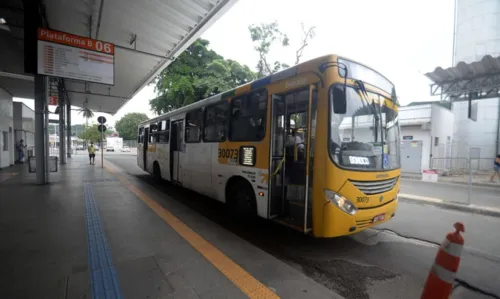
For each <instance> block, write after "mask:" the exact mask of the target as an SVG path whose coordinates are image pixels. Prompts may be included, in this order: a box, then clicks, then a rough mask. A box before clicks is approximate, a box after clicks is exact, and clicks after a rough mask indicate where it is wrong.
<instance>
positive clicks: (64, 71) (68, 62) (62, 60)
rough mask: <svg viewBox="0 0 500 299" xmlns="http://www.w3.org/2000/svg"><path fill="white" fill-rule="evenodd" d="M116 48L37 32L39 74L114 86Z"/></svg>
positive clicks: (42, 31) (45, 30)
mask: <svg viewBox="0 0 500 299" xmlns="http://www.w3.org/2000/svg"><path fill="white" fill-rule="evenodd" d="M114 64H115V46H114V45H113V44H112V43H108V42H103V41H99V40H95V39H90V38H86V37H83V36H78V35H73V34H69V33H65V32H60V31H54V30H49V29H45V28H38V63H37V69H38V74H40V75H48V76H55V77H62V78H69V79H76V80H82V81H88V82H95V83H102V84H108V85H114V80H115V74H114V72H115V66H114Z"/></svg>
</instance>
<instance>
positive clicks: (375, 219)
mask: <svg viewBox="0 0 500 299" xmlns="http://www.w3.org/2000/svg"><path fill="white" fill-rule="evenodd" d="M384 220H385V214H380V215H377V216H375V217H374V218H373V223H375V222H380V221H384Z"/></svg>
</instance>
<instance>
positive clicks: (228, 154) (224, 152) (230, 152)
mask: <svg viewBox="0 0 500 299" xmlns="http://www.w3.org/2000/svg"><path fill="white" fill-rule="evenodd" d="M219 158H228V159H238V150H237V149H224V148H220V149H219Z"/></svg>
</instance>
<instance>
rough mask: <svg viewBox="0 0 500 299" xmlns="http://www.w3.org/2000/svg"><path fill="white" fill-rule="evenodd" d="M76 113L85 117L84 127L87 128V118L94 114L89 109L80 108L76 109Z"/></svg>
mask: <svg viewBox="0 0 500 299" xmlns="http://www.w3.org/2000/svg"><path fill="white" fill-rule="evenodd" d="M78 113H80V114H81V115H82V116H83V117H85V125H86V126H87V127H88V126H89V118H92V117H94V112H92V110H90V109H89V108H80V109H78Z"/></svg>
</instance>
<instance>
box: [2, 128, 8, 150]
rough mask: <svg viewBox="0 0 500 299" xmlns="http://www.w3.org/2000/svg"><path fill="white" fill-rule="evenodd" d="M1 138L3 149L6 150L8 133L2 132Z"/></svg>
mask: <svg viewBox="0 0 500 299" xmlns="http://www.w3.org/2000/svg"><path fill="white" fill-rule="evenodd" d="M2 136H3V138H2V140H3V150H4V151H8V150H9V133H8V132H2Z"/></svg>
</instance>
